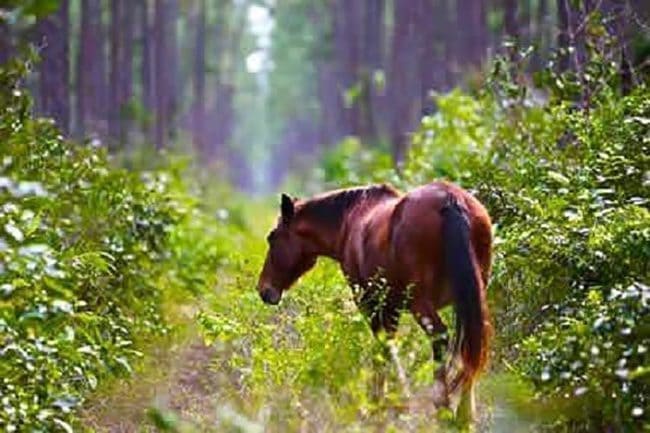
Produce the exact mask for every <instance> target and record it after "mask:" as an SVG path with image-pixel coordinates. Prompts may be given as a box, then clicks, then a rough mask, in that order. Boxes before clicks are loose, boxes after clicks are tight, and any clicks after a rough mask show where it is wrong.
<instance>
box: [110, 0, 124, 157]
mask: <svg viewBox="0 0 650 433" xmlns="http://www.w3.org/2000/svg"><path fill="white" fill-rule="evenodd" d="M123 7H124V4H123V0H111V50H110V54H111V55H110V62H111V63H110V72H109V87H110V103H109V107H108V113H109V114H108V135H109V137H110V147H111V148H113V149H116V148H117V147H118V143H119V141H120V138H121V136H122V129H121V115H120V114H121V103H122V95H123V90H122V84H123V79H122V72H123V71H122V62H121V61H122V57H123V53H122V51H123V50H124V45H123V43H124V40H123V38H122V28H121V27H122V9H123Z"/></svg>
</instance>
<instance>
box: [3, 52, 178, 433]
mask: <svg viewBox="0 0 650 433" xmlns="http://www.w3.org/2000/svg"><path fill="white" fill-rule="evenodd" d="M26 72H27V71H26V66H25V64H24V63H21V62H18V61H13V62H12V63H11V64H10V65H9V66H8V67H7V68H6V69H3V70H2V71H0V107H2V110H1V112H0V142H2V155H1V156H0V164H1V165H0V396H1V397H0V426H2V428H3V429H4V430H6V431H26V430H30V431H49V430H54V429H57V428H58V429H63V430H70V424H71V423H72V422H73V420H74V418H73V412H74V409H75V408H76V407H78V405H79V404H80V403H81V402H82V401H83V399H84V397H85V395H86V394H87V393H88V392H89V391H90V390H92V389H94V388H95V387H96V386H97V384H98V382H99V381H100V380H102V379H103V378H106V377H108V376H110V375H116V374H123V373H125V372H129V371H130V370H131V362H132V361H133V359H134V358H136V357H138V356H139V352H138V349H137V348H138V344H137V343H138V341H142V340H145V339H148V338H150V337H151V336H154V335H159V334H164V333H165V332H166V331H167V325H166V324H165V321H164V320H163V319H162V317H161V307H162V301H163V298H164V296H163V295H164V294H163V290H164V289H163V287H164V286H163V285H161V284H159V280H160V279H161V278H162V277H163V276H164V275H165V273H166V272H167V266H166V265H165V262H166V256H167V254H168V253H167V245H168V241H169V233H170V231H171V230H172V228H173V227H174V224H176V223H177V222H178V221H179V217H180V215H179V213H178V212H177V210H176V209H175V208H176V206H175V203H174V202H172V201H171V199H170V197H169V195H168V192H167V189H168V188H167V183H168V181H169V178H168V177H167V176H166V175H164V174H163V173H149V174H145V175H142V176H139V175H138V174H136V173H128V172H126V171H124V170H120V169H116V168H113V167H111V166H110V165H109V164H108V162H107V158H106V155H105V153H104V152H103V151H102V150H100V149H95V148H92V147H84V146H79V145H75V144H72V143H69V142H67V141H66V140H64V138H63V137H61V136H60V133H59V131H58V130H57V129H56V128H55V127H54V125H53V123H52V121H50V120H48V119H32V118H31V117H30V100H29V97H28V96H27V95H26V94H25V93H24V92H23V90H22V89H21V87H20V80H21V79H22V76H23V74H24V73H26Z"/></svg>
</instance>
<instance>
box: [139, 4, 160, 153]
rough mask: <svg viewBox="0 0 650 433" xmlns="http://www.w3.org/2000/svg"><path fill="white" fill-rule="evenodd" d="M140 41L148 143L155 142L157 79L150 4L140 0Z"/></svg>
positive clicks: (143, 106)
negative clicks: (155, 75) (154, 65)
mask: <svg viewBox="0 0 650 433" xmlns="http://www.w3.org/2000/svg"><path fill="white" fill-rule="evenodd" d="M139 5H140V32H141V33H140V39H141V46H142V56H141V58H142V64H141V69H140V73H141V78H140V80H141V81H142V108H143V109H144V111H145V116H144V124H143V132H144V135H145V137H146V139H147V140H148V141H150V142H151V143H153V142H155V135H154V128H153V124H154V122H153V120H152V119H153V116H154V113H155V106H156V102H155V94H156V93H155V77H154V75H153V61H154V60H153V45H154V44H153V43H152V37H153V34H154V29H153V28H152V26H151V20H150V9H149V2H148V1H147V0H140V1H139Z"/></svg>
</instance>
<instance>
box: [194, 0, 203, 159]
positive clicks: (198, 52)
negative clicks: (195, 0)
mask: <svg viewBox="0 0 650 433" xmlns="http://www.w3.org/2000/svg"><path fill="white" fill-rule="evenodd" d="M205 12H206V8H205V0H200V2H199V6H198V11H197V16H196V42H195V45H194V82H193V84H194V110H193V119H194V122H193V128H192V132H193V137H194V148H195V150H196V152H197V154H198V155H203V154H204V152H205V150H206V149H205Z"/></svg>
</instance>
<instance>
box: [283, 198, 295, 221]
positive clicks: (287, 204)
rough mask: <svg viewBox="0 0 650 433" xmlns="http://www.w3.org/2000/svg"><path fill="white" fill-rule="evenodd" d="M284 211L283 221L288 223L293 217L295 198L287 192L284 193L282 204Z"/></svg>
mask: <svg viewBox="0 0 650 433" xmlns="http://www.w3.org/2000/svg"><path fill="white" fill-rule="evenodd" d="M280 209H281V211H282V221H284V222H285V223H288V222H289V221H291V218H293V212H294V208H293V200H292V199H291V197H289V196H288V195H286V194H282V204H281V205H280Z"/></svg>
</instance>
